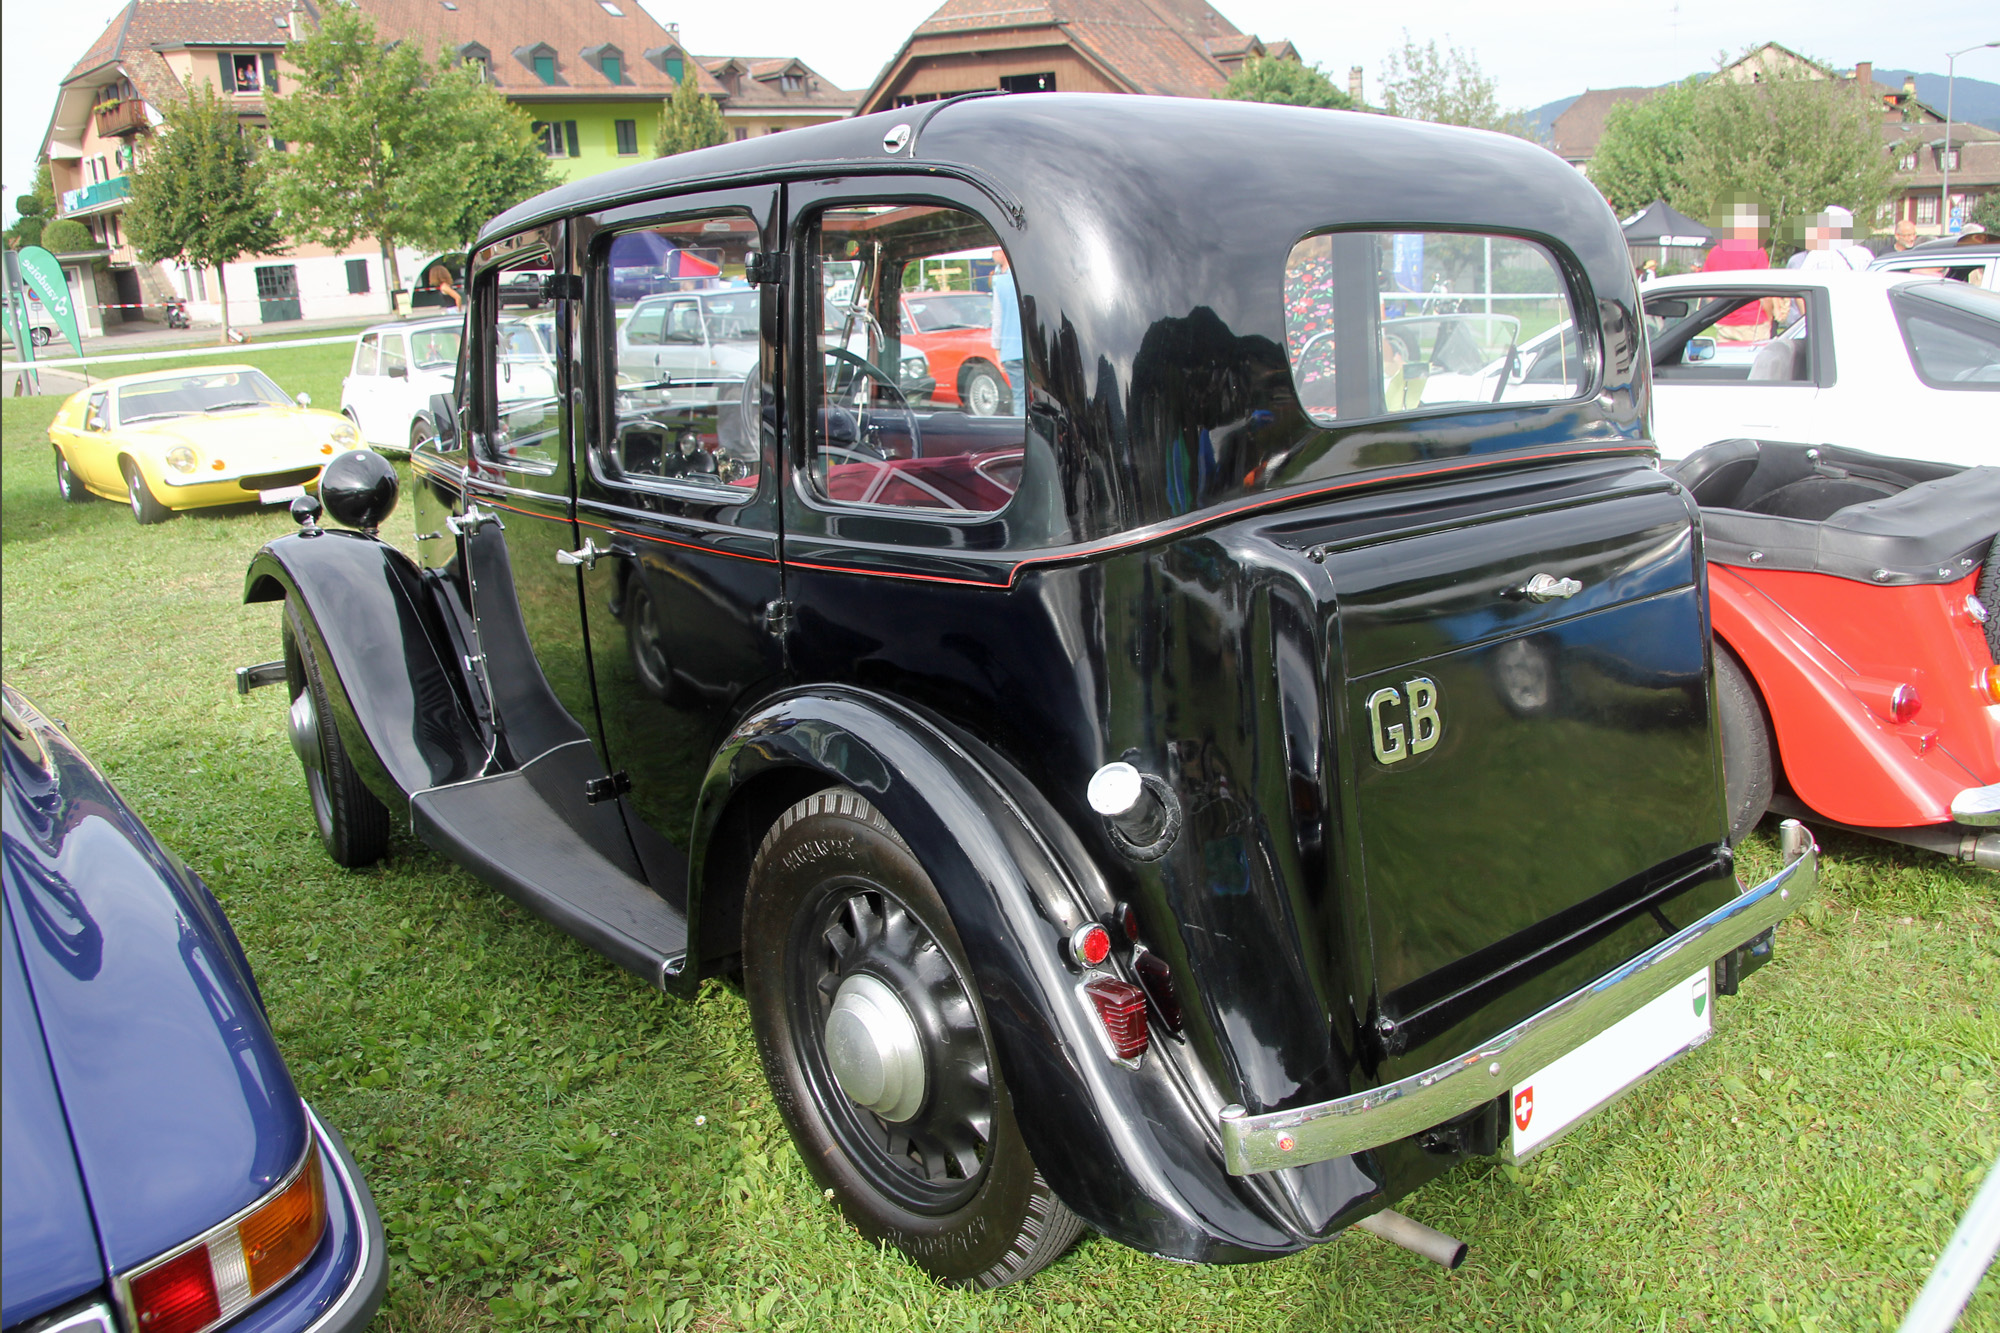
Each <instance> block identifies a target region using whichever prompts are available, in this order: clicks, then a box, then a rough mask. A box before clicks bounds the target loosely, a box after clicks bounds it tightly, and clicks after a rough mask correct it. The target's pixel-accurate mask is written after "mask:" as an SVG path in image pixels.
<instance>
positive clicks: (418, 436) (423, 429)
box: [410, 414, 437, 456]
mask: <svg viewBox="0 0 2000 1333" xmlns="http://www.w3.org/2000/svg"><path fill="white" fill-rule="evenodd" d="M436 438H437V431H436V430H434V429H432V427H431V419H430V418H429V417H427V416H423V415H421V414H420V415H419V416H418V417H417V418H416V420H414V421H412V422H411V423H410V453H411V455H412V456H414V455H415V454H416V452H417V450H419V449H422V448H423V447H425V446H426V445H428V444H429V443H430V442H431V441H433V440H435V439H436Z"/></svg>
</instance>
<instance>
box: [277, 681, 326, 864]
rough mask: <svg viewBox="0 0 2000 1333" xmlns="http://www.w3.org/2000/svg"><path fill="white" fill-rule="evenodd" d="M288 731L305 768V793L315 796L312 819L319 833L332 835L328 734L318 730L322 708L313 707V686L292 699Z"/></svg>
mask: <svg viewBox="0 0 2000 1333" xmlns="http://www.w3.org/2000/svg"><path fill="white" fill-rule="evenodd" d="M285 733H286V738H287V739H288V740H290V741H291V743H292V753H294V754H296V755H297V756H298V757H299V763H300V764H301V765H302V766H303V767H304V768H305V771H306V792H307V794H308V795H310V796H311V797H312V809H313V820H314V822H315V823H317V824H318V825H319V831H320V836H322V837H326V836H329V835H330V834H331V833H332V830H333V801H332V798H331V797H329V796H328V794H327V790H326V737H325V736H324V735H323V734H321V732H320V729H319V709H317V708H315V707H314V706H313V696H312V687H311V686H310V685H308V686H306V687H305V688H304V689H302V690H300V691H299V695H298V697H297V698H296V699H294V700H292V707H291V710H290V711H289V712H287V713H286V714H285Z"/></svg>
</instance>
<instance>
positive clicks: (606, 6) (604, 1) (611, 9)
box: [597, 0, 625, 19]
mask: <svg viewBox="0 0 2000 1333" xmlns="http://www.w3.org/2000/svg"><path fill="white" fill-rule="evenodd" d="M597 7H598V8H599V9H601V10H603V11H604V12H605V13H607V14H609V15H610V16H611V17H612V18H615V19H622V18H624V17H625V11H624V10H622V9H620V8H619V7H618V6H616V5H614V4H612V3H611V0H597Z"/></svg>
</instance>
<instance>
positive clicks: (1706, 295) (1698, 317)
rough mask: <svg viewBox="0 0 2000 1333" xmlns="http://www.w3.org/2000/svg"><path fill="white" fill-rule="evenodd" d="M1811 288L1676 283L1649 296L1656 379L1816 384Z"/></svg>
mask: <svg viewBox="0 0 2000 1333" xmlns="http://www.w3.org/2000/svg"><path fill="white" fill-rule="evenodd" d="M1820 299H1821V297H1820V296H1819V295H1818V294H1817V293H1816V292H1815V291H1814V290H1812V289H1807V288H1791V289H1785V290H1771V289H1767V290H1764V291H1757V290H1754V289H1753V290H1750V291H1743V290H1739V289H1733V288H1716V289H1713V290H1707V291H1704V290H1702V289H1699V288H1676V289H1675V290H1674V291H1672V292H1670V293H1666V294H1662V295H1658V296H1649V297H1647V298H1646V303H1645V311H1646V327H1647V332H1648V334H1649V335H1650V337H1651V338H1652V343H1653V348H1654V358H1653V361H1654V368H1653V375H1654V378H1655V379H1658V380H1662V381H1666V382H1673V381H1678V380H1688V381H1700V382H1701V383H1704V384H1757V385H1771V384H1810V383H1812V382H1813V379H1814V374H1815V371H1814V356H1815V352H1816V350H1817V349H1816V348H1815V347H1814V345H1813V336H1812V335H1813V329H1814V328H1815V326H1816V325H1817V324H1818V323H1819V321H1818V320H1816V319H1815V318H1814V309H1815V307H1816V305H1817V303H1818V302H1819V300H1820Z"/></svg>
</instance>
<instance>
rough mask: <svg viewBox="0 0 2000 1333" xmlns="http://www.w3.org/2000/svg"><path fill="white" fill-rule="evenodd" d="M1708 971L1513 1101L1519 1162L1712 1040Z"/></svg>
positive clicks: (1561, 1061)
mask: <svg viewBox="0 0 2000 1333" xmlns="http://www.w3.org/2000/svg"><path fill="white" fill-rule="evenodd" d="M1709 991H1710V988H1709V980H1708V969H1707V968H1705V967H1704V968H1703V969H1702V970H1701V971H1699V972H1697V973H1695V974H1694V975H1693V976H1691V977H1689V978H1688V979H1687V980H1686V981H1683V982H1681V983H1680V985H1678V986H1675V987H1674V988H1673V989H1672V990H1670V991H1668V992H1667V993H1666V994H1665V995H1662V996H1660V997H1658V998H1657V999H1655V1000H1653V1001H1652V1002H1651V1003H1650V1004H1648V1005H1646V1007H1645V1008H1643V1009H1640V1010H1639V1011H1638V1012H1637V1013H1634V1014H1629V1015H1627V1016H1626V1017H1624V1018H1622V1019H1620V1020H1619V1021H1618V1022H1617V1023H1614V1024H1613V1025H1612V1026H1610V1027H1608V1028H1606V1029H1605V1030H1604V1031H1602V1032H1600V1033H1598V1034H1597V1035H1596V1036H1595V1037H1592V1038H1591V1039H1590V1040H1589V1041H1587V1042H1585V1043H1584V1044H1583V1045H1581V1046H1579V1047H1577V1048H1576V1049H1575V1050H1573V1051H1571V1052H1570V1053H1569V1054H1567V1055H1564V1056H1559V1057H1558V1058H1557V1059H1555V1060H1554V1061H1552V1062H1551V1063H1550V1064H1548V1065H1547V1066H1545V1067H1544V1068H1542V1069H1541V1070H1539V1071H1538V1072H1537V1073H1536V1074H1535V1076H1534V1077H1533V1078H1530V1079H1527V1080H1526V1081H1524V1082H1521V1083H1517V1084H1515V1085H1514V1094H1513V1096H1512V1097H1511V1098H1510V1099H1509V1107H1510V1110H1511V1112H1512V1115H1511V1121H1512V1124H1511V1126H1510V1130H1509V1132H1510V1134H1511V1135H1512V1139H1511V1147H1512V1150H1513V1156H1514V1158H1515V1160H1517V1161H1518V1160H1520V1159H1521V1158H1524V1157H1526V1156H1528V1155H1529V1154H1530V1153H1533V1152H1534V1151H1536V1150H1537V1149H1539V1148H1541V1147H1542V1146H1543V1145H1545V1144H1547V1143H1548V1142H1549V1141H1550V1140H1551V1139H1554V1138H1555V1137H1557V1136H1558V1135H1560V1134H1561V1133H1562V1132H1563V1131H1564V1130H1566V1129H1568V1128H1569V1127H1570V1126H1571V1125H1574V1124H1575V1123H1576V1122H1577V1121H1579V1120H1581V1119H1583V1118H1584V1117H1585V1116H1587V1115H1589V1114H1590V1113H1591V1112H1592V1111H1595V1110H1596V1109H1597V1108H1598V1107H1600V1106H1603V1105H1604V1104H1605V1103H1606V1102H1609V1101H1610V1100H1612V1099H1613V1098H1614V1097H1616V1096H1618V1094H1619V1093H1621V1092H1623V1091H1625V1089H1627V1088H1629V1087H1631V1086H1632V1085H1633V1084H1634V1083H1637V1082H1638V1081H1639V1080H1640V1079H1642V1078H1644V1077H1646V1075H1648V1074H1650V1073H1652V1072H1653V1071H1654V1070H1656V1069H1658V1068H1659V1067H1660V1066H1661V1065H1664V1064H1666V1063H1667V1062H1668V1061H1669V1060H1672V1059H1673V1058H1674V1057H1675V1056H1677V1055H1680V1054H1681V1053H1682V1052H1684V1051H1687V1050H1689V1049H1691V1048H1692V1047H1695V1046H1699V1045H1700V1044H1701V1043H1702V1042H1704V1041H1707V1040H1708V1034H1709V1033H1710V1032H1711V1031H1712V1030H1713V1029H1714V1019H1715V1013H1714V1011H1715V997H1714V996H1713V995H1711V994H1710V993H1709Z"/></svg>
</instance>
